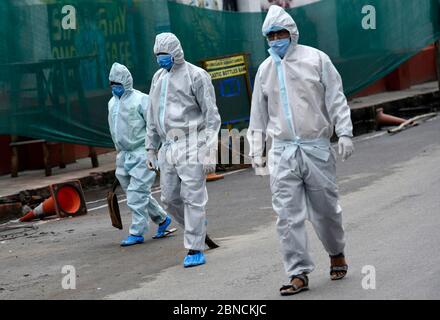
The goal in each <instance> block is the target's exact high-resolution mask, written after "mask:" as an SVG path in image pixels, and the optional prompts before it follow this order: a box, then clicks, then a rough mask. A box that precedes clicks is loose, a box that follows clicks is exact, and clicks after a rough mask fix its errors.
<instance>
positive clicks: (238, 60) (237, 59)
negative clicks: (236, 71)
mask: <svg viewBox="0 0 440 320" xmlns="http://www.w3.org/2000/svg"><path fill="white" fill-rule="evenodd" d="M245 63H246V60H245V57H244V56H234V57H228V58H223V59H217V60H208V61H205V69H206V70H208V71H209V70H214V69H221V68H228V67H233V66H238V65H242V64H245Z"/></svg>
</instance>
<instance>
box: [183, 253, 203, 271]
mask: <svg viewBox="0 0 440 320" xmlns="http://www.w3.org/2000/svg"><path fill="white" fill-rule="evenodd" d="M205 263H206V260H205V255H204V254H203V252H199V253H196V254H193V255H187V256H186V257H185V259H184V260H183V266H184V267H185V268H190V267H195V266H199V265H202V264H205Z"/></svg>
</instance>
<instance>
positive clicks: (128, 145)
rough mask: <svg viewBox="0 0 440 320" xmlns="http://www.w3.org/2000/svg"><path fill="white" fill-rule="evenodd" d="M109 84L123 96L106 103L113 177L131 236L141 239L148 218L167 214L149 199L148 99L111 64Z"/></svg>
mask: <svg viewBox="0 0 440 320" xmlns="http://www.w3.org/2000/svg"><path fill="white" fill-rule="evenodd" d="M109 80H110V81H112V82H116V83H121V84H122V85H123V86H124V89H125V92H124V94H123V95H122V96H121V98H118V97H117V96H113V97H112V98H111V99H110V101H109V103H108V111H109V115H108V122H109V126H110V132H111V135H112V139H113V142H114V144H115V147H116V150H117V151H118V154H117V157H116V177H117V179H118V180H119V182H120V184H121V187H122V188H123V189H124V191H125V192H126V193H127V205H128V207H129V208H130V210H131V212H132V225H131V227H130V234H132V235H135V236H141V235H143V234H144V233H145V232H147V231H148V227H149V222H148V215H149V216H150V217H151V219H152V220H153V221H154V223H156V224H160V223H162V222H163V221H165V218H166V216H167V215H166V213H165V211H164V210H163V209H162V208H161V207H160V205H159V204H158V203H157V201H156V200H155V199H154V198H153V196H152V195H151V192H150V190H151V186H152V185H153V183H154V181H155V178H156V173H155V172H154V171H150V170H148V168H147V164H146V160H147V153H146V150H145V134H146V118H145V115H146V108H147V106H148V96H147V95H146V94H144V93H142V92H140V91H138V90H136V89H133V78H132V77H131V74H130V71H129V70H128V69H127V68H126V67H125V66H123V65H121V64H119V63H114V64H113V66H112V68H111V70H110V75H109Z"/></svg>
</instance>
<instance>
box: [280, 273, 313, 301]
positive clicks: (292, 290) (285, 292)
mask: <svg viewBox="0 0 440 320" xmlns="http://www.w3.org/2000/svg"><path fill="white" fill-rule="evenodd" d="M293 279H300V280H301V281H302V282H303V286H301V287H299V286H297V285H294V284H292V283H290V284H288V285H285V286H282V287H281V288H280V294H281V295H282V296H292V295H294V294H297V293H300V292H301V291H306V290H309V278H308V277H307V275H306V274H299V275H297V276H293V277H292V280H291V281H293Z"/></svg>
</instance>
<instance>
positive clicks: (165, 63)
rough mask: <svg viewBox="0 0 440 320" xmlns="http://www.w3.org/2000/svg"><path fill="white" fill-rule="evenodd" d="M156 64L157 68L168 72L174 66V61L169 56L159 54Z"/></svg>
mask: <svg viewBox="0 0 440 320" xmlns="http://www.w3.org/2000/svg"><path fill="white" fill-rule="evenodd" d="M157 63H158V64H159V67H161V68H163V69H166V70H168V71H170V70H171V68H172V67H173V65H174V59H173V56H172V55H170V54H161V55H158V56H157Z"/></svg>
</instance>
